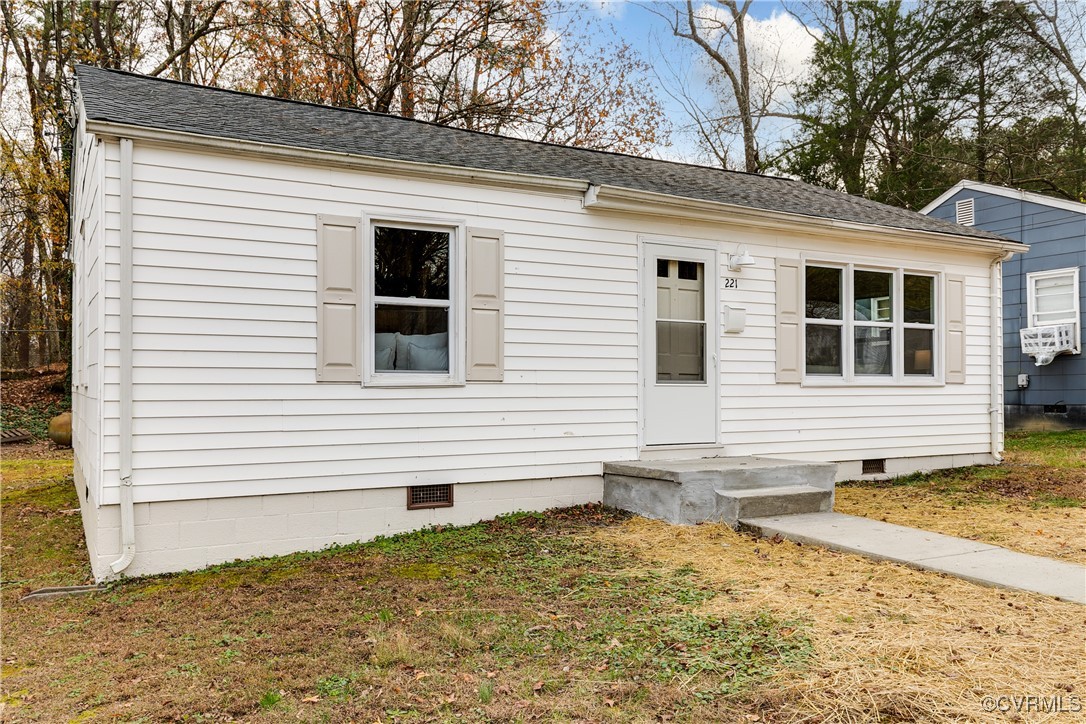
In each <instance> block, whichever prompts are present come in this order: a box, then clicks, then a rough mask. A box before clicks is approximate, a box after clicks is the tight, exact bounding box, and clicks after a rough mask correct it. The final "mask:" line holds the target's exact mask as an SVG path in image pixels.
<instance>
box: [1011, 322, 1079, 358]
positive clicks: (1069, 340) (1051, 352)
mask: <svg viewBox="0 0 1086 724" xmlns="http://www.w3.org/2000/svg"><path fill="white" fill-rule="evenodd" d="M1018 334H1019V336H1020V337H1021V339H1022V354H1027V355H1029V356H1030V357H1033V361H1034V363H1035V364H1036V365H1037V366H1038V367H1043V366H1044V365H1046V364H1049V363H1050V362H1051V361H1052V360H1054V359H1056V355H1058V354H1060V353H1061V352H1071V353H1072V354H1077V353H1078V344H1077V340H1076V339H1075V325H1074V324H1073V323H1068V324H1046V325H1045V326H1043V327H1025V328H1023V329H1020V330H1018Z"/></svg>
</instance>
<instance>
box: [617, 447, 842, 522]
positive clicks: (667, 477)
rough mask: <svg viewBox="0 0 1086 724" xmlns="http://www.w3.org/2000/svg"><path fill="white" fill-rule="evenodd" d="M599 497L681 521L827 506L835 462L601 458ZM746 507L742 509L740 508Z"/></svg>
mask: <svg viewBox="0 0 1086 724" xmlns="http://www.w3.org/2000/svg"><path fill="white" fill-rule="evenodd" d="M603 473H604V475H603V479H604V484H603V502H604V504H606V505H609V506H612V507H615V508H621V509H623V510H629V511H631V512H634V513H637V514H639V515H643V516H645V517H648V518H657V519H660V520H666V521H668V522H670V523H678V524H681V525H694V524H697V523H705V522H721V523H727V524H728V525H731V526H733V527H734V526H736V525H738V521H739V517H740V515H746V516H748V517H753V516H755V515H757V516H765V515H781V514H785V513H789V512H813V511H819V510H829V509H830V508H832V506H833V486H834V478H835V477H836V473H837V466H836V465H835V464H833V463H809V462H804V461H798V460H782V459H777V458H759V457H724V458H721V457H716V458H702V459H694V460H690V459H685V460H641V461H632V462H614V463H604V466H603ZM744 511H746V512H744Z"/></svg>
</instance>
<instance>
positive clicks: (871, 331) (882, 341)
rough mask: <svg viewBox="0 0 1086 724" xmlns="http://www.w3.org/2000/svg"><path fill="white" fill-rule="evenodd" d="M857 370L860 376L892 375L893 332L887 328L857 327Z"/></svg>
mask: <svg viewBox="0 0 1086 724" xmlns="http://www.w3.org/2000/svg"><path fill="white" fill-rule="evenodd" d="M853 331H854V332H855V343H856V349H855V352H856V359H855V365H856V367H855V369H856V374H858V375H889V374H891V373H892V369H893V368H892V365H891V360H892V359H893V347H892V345H891V343H890V332H891V330H890V329H889V328H887V327H856V328H855V329H854V330H853Z"/></svg>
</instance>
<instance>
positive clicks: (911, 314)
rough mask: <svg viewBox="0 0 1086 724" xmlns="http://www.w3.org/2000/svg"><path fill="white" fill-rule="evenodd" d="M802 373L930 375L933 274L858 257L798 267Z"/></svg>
mask: <svg viewBox="0 0 1086 724" xmlns="http://www.w3.org/2000/svg"><path fill="white" fill-rule="evenodd" d="M803 299H804V371H805V377H806V379H807V380H808V381H819V380H822V381H827V382H831V381H844V382H857V383H863V382H868V383H874V384H879V383H891V382H897V383H902V382H921V383H922V382H924V381H934V380H935V379H936V355H935V353H936V334H935V330H936V327H937V322H936V313H937V312H936V310H937V307H936V276H935V275H934V274H930V273H922V272H914V271H910V270H905V269H880V268H875V267H866V266H863V265H858V264H820V263H816V262H812V263H808V264H807V265H806V267H805V269H804V297H803Z"/></svg>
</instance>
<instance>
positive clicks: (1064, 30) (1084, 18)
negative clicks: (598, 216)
mask: <svg viewBox="0 0 1086 724" xmlns="http://www.w3.org/2000/svg"><path fill="white" fill-rule="evenodd" d="M1005 5H1007V6H1009V7H1010V8H1011V10H1012V11H1013V13H1014V14H1015V16H1016V17H1017V18H1018V21H1019V23H1020V27H1021V29H1022V31H1023V32H1024V33H1026V34H1027V35H1028V36H1030V37H1031V38H1033V40H1035V41H1036V42H1037V44H1038V45H1040V46H1041V47H1042V48H1044V50H1045V51H1046V52H1047V53H1048V54H1049V55H1050V56H1051V57H1052V59H1053V60H1054V61H1056V62H1057V63H1059V64H1060V65H1062V66H1063V67H1064V68H1065V69H1066V70H1067V72H1068V73H1070V74H1071V77H1072V78H1074V80H1075V84H1076V85H1077V86H1078V89H1079V91H1080V92H1081V93H1086V3H1084V2H1081V1H1078V2H1075V1H1072V2H1066V1H1065V2H1062V3H1061V2H1060V0H1029V1H1028V2H1026V3H1021V2H1008V3H1005Z"/></svg>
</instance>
